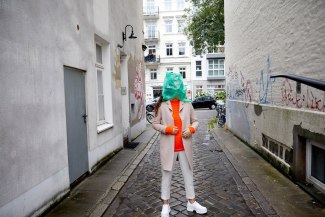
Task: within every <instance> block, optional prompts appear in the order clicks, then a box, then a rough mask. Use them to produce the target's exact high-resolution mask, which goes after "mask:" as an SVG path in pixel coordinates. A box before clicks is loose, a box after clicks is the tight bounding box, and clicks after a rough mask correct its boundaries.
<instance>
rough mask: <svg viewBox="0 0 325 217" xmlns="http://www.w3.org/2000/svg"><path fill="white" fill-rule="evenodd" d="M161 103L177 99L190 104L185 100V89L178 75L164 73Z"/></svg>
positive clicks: (180, 76)
mask: <svg viewBox="0 0 325 217" xmlns="http://www.w3.org/2000/svg"><path fill="white" fill-rule="evenodd" d="M162 96H163V101H167V100H172V99H174V98H175V97H178V99H179V100H181V101H183V102H191V100H189V99H187V98H186V87H185V86H184V83H183V77H182V75H181V74H180V73H173V72H166V77H165V81H164V85H163V90H162Z"/></svg>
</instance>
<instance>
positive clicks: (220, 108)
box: [216, 104, 226, 128]
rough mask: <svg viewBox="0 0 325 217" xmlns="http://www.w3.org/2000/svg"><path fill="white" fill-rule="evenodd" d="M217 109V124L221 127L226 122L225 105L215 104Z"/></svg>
mask: <svg viewBox="0 0 325 217" xmlns="http://www.w3.org/2000/svg"><path fill="white" fill-rule="evenodd" d="M216 110H217V119H218V122H217V125H218V127H220V128H223V127H224V126H225V124H226V107H225V106H224V105H220V104H219V105H217V107H216Z"/></svg>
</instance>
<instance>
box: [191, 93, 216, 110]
mask: <svg viewBox="0 0 325 217" xmlns="http://www.w3.org/2000/svg"><path fill="white" fill-rule="evenodd" d="M192 105H193V108H209V109H215V108H216V105H217V102H216V100H215V98H213V97H212V96H200V97H198V98H196V99H195V100H193V101H192Z"/></svg>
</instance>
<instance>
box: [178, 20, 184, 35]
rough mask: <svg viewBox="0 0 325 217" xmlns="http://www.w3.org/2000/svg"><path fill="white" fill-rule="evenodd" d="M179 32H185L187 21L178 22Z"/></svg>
mask: <svg viewBox="0 0 325 217" xmlns="http://www.w3.org/2000/svg"><path fill="white" fill-rule="evenodd" d="M177 23H178V32H183V31H184V26H185V21H184V20H178V21H177Z"/></svg>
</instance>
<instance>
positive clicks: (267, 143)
mask: <svg viewBox="0 0 325 217" xmlns="http://www.w3.org/2000/svg"><path fill="white" fill-rule="evenodd" d="M262 141H263V143H262V147H263V148H264V149H265V150H266V151H267V152H269V153H270V154H272V155H273V156H275V157H276V158H277V159H278V160H279V161H281V162H282V163H284V164H285V165H287V166H288V167H290V164H292V157H293V152H292V149H291V148H289V147H288V146H286V145H284V144H282V143H280V142H278V141H276V140H274V139H272V138H270V137H268V136H266V135H264V134H262Z"/></svg>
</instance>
